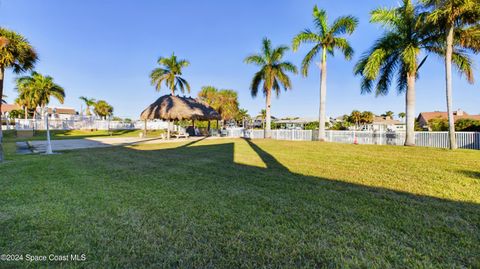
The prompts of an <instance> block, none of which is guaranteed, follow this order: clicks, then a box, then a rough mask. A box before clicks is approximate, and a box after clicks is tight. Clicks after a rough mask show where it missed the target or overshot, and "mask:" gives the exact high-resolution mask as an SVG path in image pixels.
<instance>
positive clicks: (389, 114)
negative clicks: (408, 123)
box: [382, 110, 395, 119]
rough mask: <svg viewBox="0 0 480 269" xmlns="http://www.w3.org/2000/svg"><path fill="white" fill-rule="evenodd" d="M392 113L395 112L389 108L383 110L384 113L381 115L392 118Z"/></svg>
mask: <svg viewBox="0 0 480 269" xmlns="http://www.w3.org/2000/svg"><path fill="white" fill-rule="evenodd" d="M394 115H395V112H393V111H390V110H389V111H387V112H385V113H384V114H382V117H385V118H391V119H393V116H394Z"/></svg>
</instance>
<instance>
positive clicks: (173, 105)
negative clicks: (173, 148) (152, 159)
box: [140, 95, 221, 138]
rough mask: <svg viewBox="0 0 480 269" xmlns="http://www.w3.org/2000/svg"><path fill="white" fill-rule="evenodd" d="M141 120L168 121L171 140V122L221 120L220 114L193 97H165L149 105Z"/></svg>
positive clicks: (168, 135) (168, 134) (168, 132)
mask: <svg viewBox="0 0 480 269" xmlns="http://www.w3.org/2000/svg"><path fill="white" fill-rule="evenodd" d="M140 119H142V120H145V122H146V121H147V120H152V119H161V120H165V121H168V122H169V124H168V131H167V137H168V138H170V122H171V121H174V120H192V121H195V120H219V119H221V116H220V114H218V112H217V111H215V110H214V109H213V108H211V107H210V106H208V105H207V104H205V103H203V102H201V101H199V100H197V99H193V98H191V97H180V96H173V95H164V96H162V97H160V98H158V99H157V101H155V102H154V103H153V104H151V105H149V106H148V107H147V108H146V109H145V110H144V111H143V112H142V114H141V115H140Z"/></svg>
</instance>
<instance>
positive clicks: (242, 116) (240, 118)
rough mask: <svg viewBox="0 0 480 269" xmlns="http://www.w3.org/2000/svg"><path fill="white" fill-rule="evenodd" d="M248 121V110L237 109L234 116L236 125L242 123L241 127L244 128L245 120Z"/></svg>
mask: <svg viewBox="0 0 480 269" xmlns="http://www.w3.org/2000/svg"><path fill="white" fill-rule="evenodd" d="M246 119H250V115H249V114H248V110H246V109H243V108H241V109H239V110H238V113H237V115H235V120H236V121H237V123H239V122H242V127H243V128H245V120H246Z"/></svg>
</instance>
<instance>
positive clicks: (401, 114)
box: [398, 112, 406, 120]
mask: <svg viewBox="0 0 480 269" xmlns="http://www.w3.org/2000/svg"><path fill="white" fill-rule="evenodd" d="M405 116H406V115H405V112H400V113H398V117H399V118H400V119H402V120H403V119H404V118H405Z"/></svg>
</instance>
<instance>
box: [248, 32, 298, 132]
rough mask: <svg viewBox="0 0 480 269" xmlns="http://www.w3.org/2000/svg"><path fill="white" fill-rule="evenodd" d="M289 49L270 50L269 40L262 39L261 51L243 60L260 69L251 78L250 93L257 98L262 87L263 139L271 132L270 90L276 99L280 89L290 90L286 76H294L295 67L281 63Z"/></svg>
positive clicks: (283, 47) (289, 82)
mask: <svg viewBox="0 0 480 269" xmlns="http://www.w3.org/2000/svg"><path fill="white" fill-rule="evenodd" d="M288 49H289V48H288V47H287V46H279V47H276V48H272V43H271V41H270V40H269V39H267V38H264V39H263V41H262V50H261V53H259V54H253V55H250V56H248V57H247V58H245V63H247V64H255V65H257V66H258V67H260V70H259V71H258V72H257V73H255V75H254V76H253V79H252V82H251V85H250V92H251V94H252V97H255V96H257V94H258V91H259V88H260V84H262V82H263V85H262V87H261V90H262V91H263V94H264V95H265V106H266V107H265V109H266V115H265V116H266V118H267V122H266V128H265V137H266V138H270V130H271V114H270V113H271V112H270V106H271V98H272V90H273V91H275V93H276V95H277V97H278V96H279V95H280V91H281V88H283V89H284V90H288V89H291V88H292V82H291V81H290V78H289V77H288V75H287V72H290V73H293V74H296V73H297V67H296V66H295V65H293V64H292V63H291V62H287V61H282V60H283V59H282V58H283V56H284V54H285V52H286V51H287V50H288Z"/></svg>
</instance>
